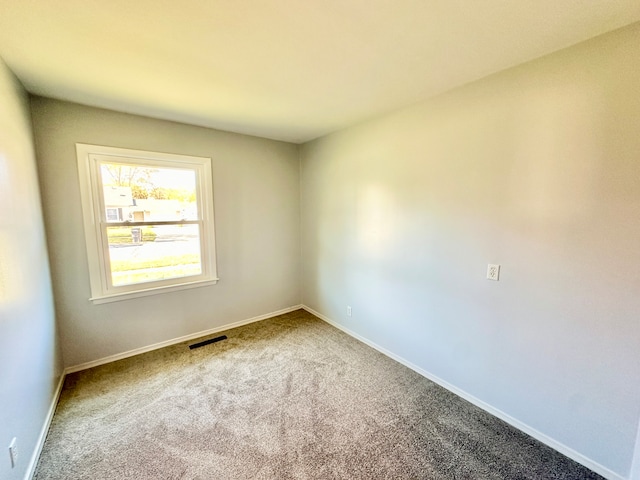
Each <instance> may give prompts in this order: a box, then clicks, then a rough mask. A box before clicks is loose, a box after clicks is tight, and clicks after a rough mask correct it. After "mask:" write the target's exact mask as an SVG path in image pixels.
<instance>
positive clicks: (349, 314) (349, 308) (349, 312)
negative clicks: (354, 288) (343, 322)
mask: <svg viewBox="0 0 640 480" xmlns="http://www.w3.org/2000/svg"><path fill="white" fill-rule="evenodd" d="M347 316H348V317H350V316H351V307H350V306H349V305H347Z"/></svg>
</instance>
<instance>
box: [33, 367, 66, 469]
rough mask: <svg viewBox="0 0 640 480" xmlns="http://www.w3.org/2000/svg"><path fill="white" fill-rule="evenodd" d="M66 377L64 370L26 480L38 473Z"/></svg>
mask: <svg viewBox="0 0 640 480" xmlns="http://www.w3.org/2000/svg"><path fill="white" fill-rule="evenodd" d="M65 377H66V375H65V373H64V372H62V373H61V374H60V379H59V380H58V385H57V386H56V390H55V392H54V393H53V398H52V399H51V404H50V405H49V411H48V412H47V416H46V417H45V419H44V423H43V424H42V429H41V430H40V435H39V436H38V441H37V442H36V448H34V450H33V453H32V454H31V459H30V460H29V466H28V467H27V471H26V473H25V474H24V480H31V479H32V478H33V475H34V474H35V473H36V466H37V465H38V459H39V458H40V453H41V452H42V447H44V441H45V440H46V439H47V433H49V427H50V426H51V421H52V420H53V415H54V413H56V407H57V405H58V400H59V399H60V393H62V386H63V385H64V379H65Z"/></svg>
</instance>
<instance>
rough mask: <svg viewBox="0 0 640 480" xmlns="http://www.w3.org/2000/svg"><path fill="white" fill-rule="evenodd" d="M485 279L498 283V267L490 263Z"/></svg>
mask: <svg viewBox="0 0 640 480" xmlns="http://www.w3.org/2000/svg"><path fill="white" fill-rule="evenodd" d="M487 278H488V279H489V280H495V281H498V280H499V279H500V265H494V264H492V263H490V264H489V265H488V266H487Z"/></svg>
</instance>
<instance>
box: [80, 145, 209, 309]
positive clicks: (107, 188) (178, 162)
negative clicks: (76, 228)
mask: <svg viewBox="0 0 640 480" xmlns="http://www.w3.org/2000/svg"><path fill="white" fill-rule="evenodd" d="M76 149H77V152H78V168H79V173H80V179H81V193H82V200H83V201H82V205H83V213H84V218H85V236H86V243H87V253H88V258H89V264H90V277H91V291H92V300H93V301H94V302H96V303H102V302H104V301H112V300H113V299H118V298H120V297H121V296H123V295H124V296H125V297H131V296H140V295H148V294H151V293H159V292H160V291H165V290H167V289H179V288H186V287H192V286H200V285H202V284H212V283H215V282H216V281H217V277H216V266H215V240H214V235H213V199H212V192H211V160H210V159H208V158H203V157H187V156H183V155H171V154H163V153H155V152H143V151H135V150H127V149H118V148H113V147H101V146H95V145H84V144H77V146H76Z"/></svg>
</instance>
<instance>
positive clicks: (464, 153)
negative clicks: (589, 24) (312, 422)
mask: <svg viewBox="0 0 640 480" xmlns="http://www.w3.org/2000/svg"><path fill="white" fill-rule="evenodd" d="M639 45H640V26H639V25H638V24H636V25H634V26H632V27H630V28H626V29H624V30H621V31H617V32H614V33H612V34H609V35H607V36H604V37H601V38H597V39H594V40H592V41H589V42H587V43H584V44H580V45H578V46H575V47H572V48H570V49H567V50H565V51H561V52H558V53H556V54H553V55H551V56H548V57H545V58H542V59H539V60H537V61H534V62H531V63H528V64H525V65H523V66H520V67H518V68H515V69H511V70H508V71H505V72H502V73H500V74H497V75H494V76H491V77H489V78H486V79H484V80H482V81H479V82H475V83H473V84H470V85H467V86H465V87H463V88H460V89H457V90H455V91H453V92H451V93H449V94H446V95H443V96H440V97H438V98H436V99H434V100H432V101H429V102H426V103H422V104H419V105H416V106H414V107H412V108H408V109H404V110H402V111H399V112H396V113H394V114H391V115H388V116H385V117H382V118H378V119H376V120H372V121H370V122H367V123H365V124H362V125H359V126H356V127H353V128H351V129H348V130H344V131H341V132H338V133H335V134H333V135H330V136H328V137H325V138H322V139H319V140H316V141H314V142H311V143H309V144H305V145H304V146H303V147H302V149H301V162H302V172H301V199H302V200H301V201H302V205H301V212H302V213H301V215H302V281H303V303H304V304H305V305H308V306H309V307H311V308H312V309H314V310H316V311H318V312H320V313H321V314H323V315H325V316H327V317H328V318H330V319H332V320H333V321H335V322H337V323H339V324H340V325H342V326H343V327H345V328H347V329H349V330H351V331H352V332H355V333H356V334H359V335H361V336H362V337H364V338H366V339H368V340H369V341H371V342H373V343H375V344H377V345H379V346H381V347H383V348H386V349H388V350H389V351H391V352H392V353H394V354H396V355H398V356H400V357H402V358H404V359H405V360H406V361H408V362H412V363H413V364H414V365H416V366H417V367H419V368H421V369H424V370H425V371H427V372H429V373H430V374H432V375H435V376H437V377H439V378H440V379H442V380H444V381H445V382H449V383H450V384H451V385H453V386H454V387H456V388H458V389H461V390H462V391H464V392H466V393H467V394H469V395H471V396H473V397H475V398H477V399H479V400H480V401H482V402H486V403H487V404H489V405H490V406H492V407H493V408H496V409H498V410H500V411H502V412H504V413H506V414H507V415H510V416H511V417H513V418H515V419H516V420H517V421H518V422H522V423H523V424H525V425H527V426H529V427H530V428H532V429H535V430H537V431H538V432H540V433H542V434H543V435H546V436H548V437H550V438H551V439H552V440H554V441H557V442H559V443H561V444H563V445H565V446H567V447H569V448H570V449H573V450H575V451H577V452H578V453H579V454H581V455H583V456H584V457H586V458H587V459H590V460H591V461H593V462H596V463H598V464H600V465H601V466H604V467H605V468H606V469H609V470H611V471H613V472H616V473H617V474H619V475H622V476H627V475H628V474H629V469H630V467H631V460H632V457H633V452H634V444H635V439H636V429H637V428H638V418H639V415H640V368H639V366H640V348H638V345H639V344H640V321H639V319H638V315H639V312H640V294H639V292H640V268H639V266H640V47H639ZM488 263H499V264H502V274H501V279H500V281H499V282H492V281H488V280H486V279H485V275H486V268H487V264H488ZM347 305H351V306H352V307H353V316H351V317H348V316H347V315H346V306H347Z"/></svg>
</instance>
